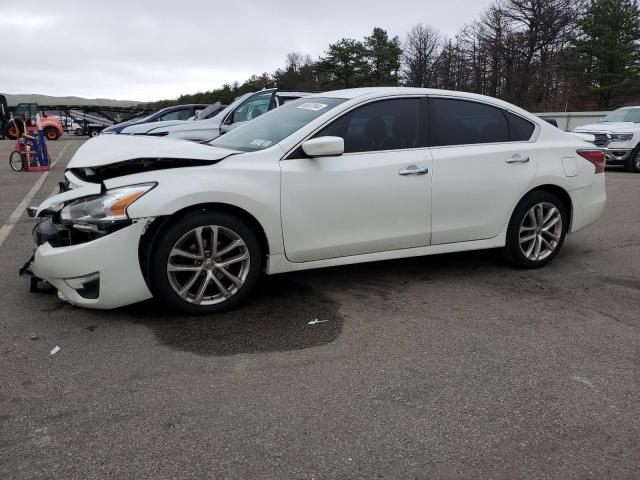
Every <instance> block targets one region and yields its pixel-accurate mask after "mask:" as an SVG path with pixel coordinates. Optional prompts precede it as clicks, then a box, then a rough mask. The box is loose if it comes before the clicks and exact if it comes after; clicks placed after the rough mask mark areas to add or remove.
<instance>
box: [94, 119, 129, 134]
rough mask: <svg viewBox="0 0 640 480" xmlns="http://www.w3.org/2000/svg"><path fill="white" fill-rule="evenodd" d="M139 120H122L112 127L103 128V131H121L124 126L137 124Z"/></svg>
mask: <svg viewBox="0 0 640 480" xmlns="http://www.w3.org/2000/svg"><path fill="white" fill-rule="evenodd" d="M136 123H137V122H132V121H130V120H129V121H126V122H120V123H116V124H115V125H111V126H110V127H107V128H105V129H104V130H102V131H103V132H116V131H118V132H119V131H121V130H122V129H123V128H126V127H128V126H129V125H135V124H136Z"/></svg>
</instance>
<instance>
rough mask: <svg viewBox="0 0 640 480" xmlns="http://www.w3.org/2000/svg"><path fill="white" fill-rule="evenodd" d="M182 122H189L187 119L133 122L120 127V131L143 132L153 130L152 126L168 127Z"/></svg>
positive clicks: (129, 132) (124, 132) (130, 133)
mask: <svg viewBox="0 0 640 480" xmlns="http://www.w3.org/2000/svg"><path fill="white" fill-rule="evenodd" d="M183 123H191V122H190V121H187V120H163V121H161V122H147V123H134V124H132V125H129V126H128V127H126V128H124V129H122V131H121V132H120V133H122V134H129V135H132V134H133V135H136V134H144V133H147V132H148V131H150V130H153V129H154V128H159V127H170V126H172V125H181V124H183Z"/></svg>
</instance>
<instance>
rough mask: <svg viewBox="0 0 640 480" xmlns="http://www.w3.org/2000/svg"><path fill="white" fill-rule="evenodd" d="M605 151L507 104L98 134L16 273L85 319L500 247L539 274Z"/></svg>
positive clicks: (438, 96)
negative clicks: (168, 133) (201, 140)
mask: <svg viewBox="0 0 640 480" xmlns="http://www.w3.org/2000/svg"><path fill="white" fill-rule="evenodd" d="M604 160H605V159H604V154H603V152H602V151H601V150H599V149H594V147H593V145H590V144H589V143H587V142H584V141H582V140H580V139H579V138H577V137H576V136H574V135H572V134H569V133H565V132H562V131H560V130H558V129H557V128H554V127H553V126H551V125H549V124H548V123H546V122H545V121H542V120H540V119H538V118H537V117H535V116H533V115H531V114H530V113H528V112H526V111H524V110H522V109H520V108H517V107H515V106H513V105H510V104H508V103H505V102H502V101H499V100H496V99H493V98H488V97H484V96H479V95H473V94H466V93H459V92H447V91H439V90H426V89H412V88H365V89H352V90H342V91H335V92H328V93H321V94H315V95H313V96H311V97H306V98H303V99H299V100H295V101H292V102H290V103H288V104H287V105H285V106H283V107H281V108H278V109H275V110H273V111H271V112H269V113H266V114H264V115H262V116H260V117H259V118H257V119H256V120H254V121H252V122H250V123H247V124H246V125H244V126H242V127H240V128H237V129H235V130H233V131H231V132H229V133H227V134H225V135H223V136H221V137H219V138H217V139H216V140H214V141H213V142H211V143H209V144H196V143H190V142H185V141H181V140H175V139H167V138H154V137H138V136H121V135H102V136H99V137H97V138H95V139H92V140H89V141H88V142H87V143H85V144H84V145H83V146H82V147H81V148H80V149H79V150H78V152H77V153H76V154H75V156H74V157H73V159H72V160H71V162H70V163H69V166H68V169H67V171H66V173H65V176H66V178H67V184H68V190H67V191H65V192H63V193H61V194H59V195H56V196H54V197H52V198H49V199H48V200H46V201H45V202H44V203H43V204H41V205H40V206H39V207H38V208H37V210H33V211H32V214H34V215H37V216H38V217H41V221H40V223H39V224H38V225H37V226H36V228H35V229H34V238H35V240H36V243H37V245H38V247H37V250H36V251H35V254H34V257H33V258H32V259H31V260H30V262H27V264H26V265H25V267H23V272H24V273H26V274H30V275H33V276H34V277H35V278H37V279H42V280H45V281H48V282H49V283H50V284H51V285H53V286H54V287H55V288H57V289H58V293H59V296H60V297H61V298H63V299H65V300H67V301H69V302H71V303H73V304H76V305H80V306H84V307H91V308H114V307H119V306H122V305H126V304H130V303H134V302H138V301H141V300H145V299H148V298H151V297H156V298H157V299H159V300H161V301H164V302H166V303H167V304H169V305H170V306H172V307H174V308H176V309H179V310H182V311H185V312H188V313H195V314H201V313H205V314H206V313H213V312H218V311H221V310H223V309H226V308H229V307H232V306H235V305H238V304H239V303H240V302H242V301H243V300H245V299H246V298H247V296H248V295H249V294H250V292H251V291H252V289H253V288H254V286H255V285H256V282H257V281H258V279H259V277H260V272H262V271H264V272H266V273H267V274H277V273H281V272H290V271H294V270H304V269H310V268H319V267H330V266H334V265H344V264H350V263H358V262H368V261H376V260H386V259H393V258H401V257H413V256H421V255H431V254H438V253H445V252H457V251H463V250H477V249H488V248H496V247H503V248H504V249H505V252H506V254H507V256H508V257H509V258H510V259H511V261H512V262H513V263H514V264H515V265H517V266H519V267H524V268H537V267H542V266H544V265H546V264H547V263H549V262H550V261H551V260H552V259H553V258H554V257H555V256H556V254H557V253H558V251H559V250H560V248H561V246H562V244H563V242H564V240H565V236H566V234H567V233H569V232H575V231H577V230H580V229H581V228H584V227H586V226H588V225H589V224H591V223H593V222H594V221H596V219H598V217H599V216H600V215H601V213H602V211H603V208H604V205H605V197H606V194H605V179H604V173H603V170H604Z"/></svg>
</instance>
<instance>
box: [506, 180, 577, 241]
mask: <svg viewBox="0 0 640 480" xmlns="http://www.w3.org/2000/svg"><path fill="white" fill-rule="evenodd" d="M533 192H547V193H551V194H552V195H555V196H556V197H558V198H559V199H560V201H561V202H562V204H563V205H564V207H565V209H566V210H567V215H568V216H569V228H568V229H567V231H568V232H570V231H571V223H572V222H573V202H572V201H571V196H570V195H569V192H567V191H566V190H565V189H564V188H562V187H560V186H558V185H553V184H544V185H539V186H537V187H534V188H532V189H531V190H529V191H528V192H527V193H525V194H524V195H523V196H522V197H521V198H520V200H518V203H517V204H516V205H515V206H514V207H513V209H512V211H511V215H513V212H515V211H516V208H518V205H519V204H520V202H521V201H522V200H523V199H524V198H526V197H527V196H528V195H530V194H531V193H533Z"/></svg>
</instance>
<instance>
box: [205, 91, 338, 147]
mask: <svg viewBox="0 0 640 480" xmlns="http://www.w3.org/2000/svg"><path fill="white" fill-rule="evenodd" d="M344 101H345V99H344V98H301V99H299V100H294V101H292V102H289V103H287V104H286V105H284V106H282V107H279V108H276V109H275V110H271V111H270V112H268V113H265V114H264V115H261V116H259V117H258V118H256V119H255V120H252V121H250V122H248V123H247V124H245V125H243V126H242V127H240V128H237V129H236V130H232V131H230V132H229V133H226V134H225V135H222V136H220V137H218V138H216V139H215V140H213V141H212V142H211V143H210V144H211V145H214V146H216V147H220V148H228V149H231V150H240V151H243V152H253V151H256V150H262V149H264V148H268V147H270V146H271V145H275V144H276V143H279V142H281V141H282V140H284V139H285V138H287V137H288V136H289V135H291V134H292V133H294V132H296V131H298V130H300V129H301V128H302V127H304V126H305V125H306V124H307V123H309V122H311V121H312V120H315V119H316V118H318V117H319V116H320V115H323V114H325V113H327V112H328V111H329V110H331V109H332V108H334V107H336V106H337V105H340V104H341V103H343V102H344Z"/></svg>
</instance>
